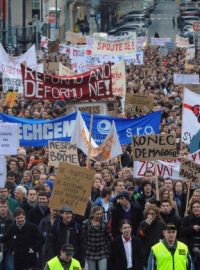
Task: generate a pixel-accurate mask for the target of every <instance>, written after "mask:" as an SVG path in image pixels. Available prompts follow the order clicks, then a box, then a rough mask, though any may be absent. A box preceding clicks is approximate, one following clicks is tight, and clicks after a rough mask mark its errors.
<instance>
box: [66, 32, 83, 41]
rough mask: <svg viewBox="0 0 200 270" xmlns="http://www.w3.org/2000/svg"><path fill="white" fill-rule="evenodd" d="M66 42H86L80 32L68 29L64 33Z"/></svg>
mask: <svg viewBox="0 0 200 270" xmlns="http://www.w3.org/2000/svg"><path fill="white" fill-rule="evenodd" d="M66 42H69V43H71V44H86V36H82V34H80V33H74V32H71V31H68V32H67V33H66Z"/></svg>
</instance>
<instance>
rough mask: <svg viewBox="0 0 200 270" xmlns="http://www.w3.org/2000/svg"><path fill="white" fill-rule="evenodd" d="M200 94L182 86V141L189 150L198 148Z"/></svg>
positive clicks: (199, 135)
mask: <svg viewBox="0 0 200 270" xmlns="http://www.w3.org/2000/svg"><path fill="white" fill-rule="evenodd" d="M199 131H200V95H199V94H197V93H194V92H192V91H190V90H189V89H187V88H184V97H183V116H182V135H181V137H182V142H183V143H185V144H186V145H188V148H189V150H190V152H192V153H193V152H196V151H197V150H198V149H200V132H199Z"/></svg>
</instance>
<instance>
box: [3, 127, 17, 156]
mask: <svg viewBox="0 0 200 270" xmlns="http://www.w3.org/2000/svg"><path fill="white" fill-rule="evenodd" d="M18 147H19V125H18V124H14V123H0V153H2V154H3V155H4V156H6V155H17V148H18Z"/></svg>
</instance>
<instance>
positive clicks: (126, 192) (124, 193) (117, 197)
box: [116, 191, 130, 200]
mask: <svg viewBox="0 0 200 270" xmlns="http://www.w3.org/2000/svg"><path fill="white" fill-rule="evenodd" d="M120 198H126V199H127V200H129V199H130V198H129V194H128V191H121V192H119V193H118V195H117V196H116V199H117V200H118V199H120Z"/></svg>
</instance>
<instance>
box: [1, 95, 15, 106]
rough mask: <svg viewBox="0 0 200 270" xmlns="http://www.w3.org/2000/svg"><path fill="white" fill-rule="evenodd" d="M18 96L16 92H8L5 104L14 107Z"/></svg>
mask: <svg viewBox="0 0 200 270" xmlns="http://www.w3.org/2000/svg"><path fill="white" fill-rule="evenodd" d="M16 98H17V93H16V92H8V93H7V94H6V98H5V100H4V102H3V106H9V107H10V108H12V107H13V106H14V104H15V100H16Z"/></svg>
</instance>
